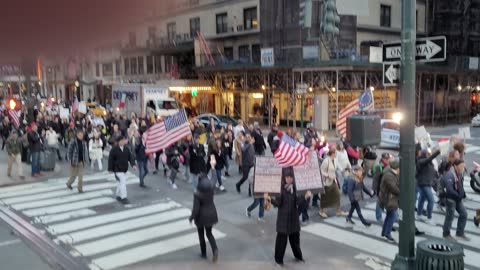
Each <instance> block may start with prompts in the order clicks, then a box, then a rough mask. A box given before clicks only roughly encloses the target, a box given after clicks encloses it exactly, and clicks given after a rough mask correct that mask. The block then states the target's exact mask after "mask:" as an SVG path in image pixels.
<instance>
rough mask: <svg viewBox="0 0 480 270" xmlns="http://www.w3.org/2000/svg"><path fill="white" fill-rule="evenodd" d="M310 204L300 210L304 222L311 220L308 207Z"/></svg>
mask: <svg viewBox="0 0 480 270" xmlns="http://www.w3.org/2000/svg"><path fill="white" fill-rule="evenodd" d="M309 204H310V203H309V202H307V205H305V206H302V207H299V208H298V212H299V215H300V216H302V222H305V221H307V220H309V219H310V217H309V216H308V205H309Z"/></svg>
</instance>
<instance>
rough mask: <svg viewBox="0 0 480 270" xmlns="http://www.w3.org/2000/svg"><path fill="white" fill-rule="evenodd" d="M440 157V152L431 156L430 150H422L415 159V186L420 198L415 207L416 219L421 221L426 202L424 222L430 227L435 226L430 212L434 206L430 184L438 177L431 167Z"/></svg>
mask: <svg viewBox="0 0 480 270" xmlns="http://www.w3.org/2000/svg"><path fill="white" fill-rule="evenodd" d="M438 155H440V150H437V151H435V152H434V153H433V154H432V153H431V151H430V150H422V151H421V153H420V157H419V158H418V159H417V175H416V179H417V185H418V192H419V193H420V197H419V199H418V205H417V218H418V219H420V220H423V216H422V212H423V204H424V203H425V200H427V203H428V204H427V218H428V220H426V222H427V223H428V224H430V225H435V223H434V222H433V220H432V211H433V205H434V199H433V192H432V184H433V182H434V181H435V179H436V178H437V177H438V173H437V170H435V167H434V166H433V163H432V161H433V160H434V159H435V158H436V157H437V156H438Z"/></svg>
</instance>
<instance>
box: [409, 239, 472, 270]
mask: <svg viewBox="0 0 480 270" xmlns="http://www.w3.org/2000/svg"><path fill="white" fill-rule="evenodd" d="M463 256H464V255H463V247H462V246H460V245H459V244H456V243H450V242H445V241H436V240H425V241H422V242H419V243H418V244H417V259H416V269H417V270H457V269H458V270H461V269H463V268H464V265H463Z"/></svg>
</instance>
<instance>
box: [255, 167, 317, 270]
mask: <svg viewBox="0 0 480 270" xmlns="http://www.w3.org/2000/svg"><path fill="white" fill-rule="evenodd" d="M283 171H284V173H283V177H282V178H283V179H282V186H281V193H280V196H279V197H278V198H271V197H270V195H269V194H268V193H265V194H264V198H265V200H266V201H267V204H268V203H269V202H271V204H272V205H274V206H276V207H277V208H278V214H277V238H276V240H275V262H276V263H277V265H279V266H283V258H284V256H285V249H286V248H287V242H288V241H289V242H290V246H291V248H292V252H293V255H294V256H295V259H296V260H297V261H298V262H304V259H303V255H302V250H301V249H300V221H299V218H298V216H299V215H298V206H299V205H300V204H302V201H303V200H307V199H309V198H311V197H312V193H311V192H310V191H307V192H306V194H305V196H297V189H296V187H295V183H294V181H293V172H292V171H291V169H285V170H283Z"/></svg>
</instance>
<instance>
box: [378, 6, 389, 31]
mask: <svg viewBox="0 0 480 270" xmlns="http://www.w3.org/2000/svg"><path fill="white" fill-rule="evenodd" d="M391 20H392V7H390V6H387V5H380V26H383V27H390V26H391V23H392V22H391Z"/></svg>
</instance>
